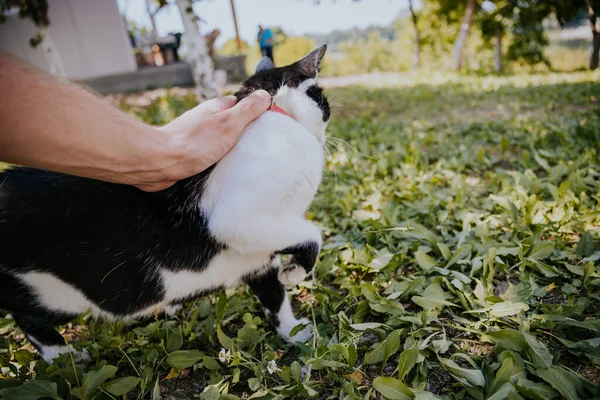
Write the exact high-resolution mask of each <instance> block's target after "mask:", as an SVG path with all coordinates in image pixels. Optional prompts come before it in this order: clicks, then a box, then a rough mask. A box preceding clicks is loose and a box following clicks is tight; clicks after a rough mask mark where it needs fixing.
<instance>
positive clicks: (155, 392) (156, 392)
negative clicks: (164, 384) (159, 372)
mask: <svg viewBox="0 0 600 400" xmlns="http://www.w3.org/2000/svg"><path fill="white" fill-rule="evenodd" d="M160 399H161V396H160V385H159V384H158V377H157V378H156V381H154V388H152V400H160Z"/></svg>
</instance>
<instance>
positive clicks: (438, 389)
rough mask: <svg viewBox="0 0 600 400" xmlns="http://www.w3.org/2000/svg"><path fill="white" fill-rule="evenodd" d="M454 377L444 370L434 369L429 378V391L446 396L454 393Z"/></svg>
mask: <svg viewBox="0 0 600 400" xmlns="http://www.w3.org/2000/svg"><path fill="white" fill-rule="evenodd" d="M453 383H454V379H453V378H452V375H450V374H449V373H448V371H446V370H445V369H443V368H434V369H432V370H431V371H430V372H429V376H428V377H427V390H428V391H430V392H432V393H433V394H438V395H444V394H448V393H452V384H453Z"/></svg>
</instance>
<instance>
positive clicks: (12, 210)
mask: <svg viewBox="0 0 600 400" xmlns="http://www.w3.org/2000/svg"><path fill="white" fill-rule="evenodd" d="M325 49H326V47H325V46H323V47H320V48H319V49H317V50H315V51H313V52H312V53H310V54H309V55H307V56H306V57H305V58H303V59H302V60H300V61H298V62H296V63H294V64H292V65H289V66H286V67H283V68H274V66H273V64H272V63H271V62H270V61H269V60H266V59H263V60H261V62H260V63H259V67H258V68H257V71H256V74H255V75H254V76H252V77H251V78H249V79H248V80H247V81H246V82H245V83H244V85H243V87H242V89H241V90H240V91H239V92H238V93H236V96H237V97H238V100H239V99H242V98H244V97H246V96H248V95H249V94H250V93H252V92H253V91H255V90H258V89H264V90H267V91H268V92H269V93H270V94H271V95H272V96H273V104H274V107H273V109H272V111H267V112H266V113H265V114H263V115H262V116H261V117H259V118H258V119H257V120H255V121H254V122H253V123H251V124H250V125H249V126H248V127H247V128H246V130H245V131H244V133H243V135H242V137H241V139H240V140H239V142H238V143H237V144H236V145H235V147H234V148H233V149H232V150H231V152H229V154H227V156H225V158H223V159H222V160H221V161H220V162H218V163H217V164H216V165H214V166H213V167H211V168H210V169H209V170H206V171H204V172H202V173H201V174H199V175H196V176H193V177H191V178H188V179H185V180H183V181H180V182H178V183H177V184H175V185H174V186H173V187H171V188H169V189H166V190H164V191H161V192H158V193H145V192H142V191H140V190H139V189H136V188H134V187H130V186H126V185H118V184H113V183H107V182H101V181H96V180H92V179H85V178H79V177H74V176H69V175H64V174H59V173H54V172H48V171H42V170H36V169H30V168H20V167H19V168H12V169H9V170H6V171H4V172H2V173H0V182H1V183H2V184H1V185H0V308H2V309H5V310H7V311H9V312H10V313H11V314H12V315H13V317H14V318H15V320H16V322H17V324H18V325H19V327H20V328H21V330H23V332H24V333H25V334H26V336H27V338H28V339H29V340H30V341H31V343H33V344H34V345H35V347H36V348H37V349H38V350H39V352H40V353H41V355H42V357H43V358H44V359H46V360H48V361H50V362H51V360H52V359H53V358H55V357H56V356H57V355H58V354H59V353H62V352H67V351H70V350H71V348H70V346H66V345H65V341H64V339H63V337H62V336H61V335H60V334H59V333H58V332H57V331H56V330H55V327H56V326H57V325H60V324H64V323H66V322H68V321H70V320H72V319H73V318H75V317H76V316H77V315H79V314H82V313H86V312H91V313H92V314H93V315H94V316H101V317H104V318H118V319H131V318H138V317H144V316H148V315H152V314H153V313H154V312H156V311H158V310H166V309H169V308H170V307H174V306H177V305H179V304H181V303H183V302H185V301H188V300H190V299H193V298H195V297H198V296H202V295H206V294H208V293H211V292H214V291H216V290H219V289H221V288H226V287H231V286H234V285H238V284H240V283H247V284H248V285H250V287H251V288H252V290H253V291H254V292H255V293H256V295H257V296H258V297H259V299H260V300H261V302H262V303H263V305H264V307H265V308H266V311H267V314H269V316H270V319H271V321H272V323H273V325H274V326H275V327H276V329H277V332H278V333H279V334H280V335H281V336H283V337H284V338H286V339H287V340H289V341H291V342H296V341H300V342H304V341H306V340H308V339H309V338H310V337H311V334H312V331H311V328H310V327H305V328H304V329H303V330H302V331H300V332H298V333H297V334H296V335H295V336H290V331H291V330H292V328H294V327H295V326H297V325H298V324H300V323H306V322H307V321H305V320H297V319H296V318H295V317H294V316H293V314H292V308H291V305H290V301H289V299H288V295H287V294H286V292H285V290H284V286H283V285H284V284H297V283H298V282H300V281H301V280H302V279H304V278H305V277H306V275H307V274H308V273H310V272H311V271H312V269H313V267H314V265H315V263H316V261H317V257H318V254H319V250H320V247H321V233H320V230H319V229H318V228H317V226H315V225H314V224H312V223H311V222H309V221H307V220H306V219H305V218H304V213H305V211H306V209H307V208H308V206H309V204H310V202H311V201H312V199H313V197H314V195H315V193H316V191H317V188H318V186H319V183H320V181H321V174H322V168H323V158H324V155H323V143H324V141H325V128H326V126H327V122H328V120H329V115H330V114H329V105H328V103H327V99H326V98H325V97H324V95H323V92H322V89H321V88H320V87H319V86H317V83H316V78H317V71H318V66H319V63H320V61H321V58H322V57H323V55H324V53H325ZM273 111H277V112H273ZM278 254H289V255H291V256H292V257H291V258H290V261H289V262H287V263H285V264H284V265H282V264H281V262H280V261H279V256H278Z"/></svg>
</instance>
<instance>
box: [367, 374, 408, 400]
mask: <svg viewBox="0 0 600 400" xmlns="http://www.w3.org/2000/svg"><path fill="white" fill-rule="evenodd" d="M373 387H374V388H375V390H377V391H378V392H379V393H380V394H381V395H382V396H384V397H386V398H388V399H390V400H410V399H412V398H413V392H412V390H410V388H409V387H408V386H406V385H405V384H404V383H402V382H401V381H399V380H398V379H394V378H389V377H387V376H379V377H377V378H375V380H374V381H373Z"/></svg>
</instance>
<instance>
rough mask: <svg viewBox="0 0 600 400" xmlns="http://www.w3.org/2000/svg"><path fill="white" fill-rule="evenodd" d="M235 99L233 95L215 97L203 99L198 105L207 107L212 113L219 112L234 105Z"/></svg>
mask: <svg viewBox="0 0 600 400" xmlns="http://www.w3.org/2000/svg"><path fill="white" fill-rule="evenodd" d="M236 102H237V99H236V97H235V96H225V97H217V98H215V99H212V100H208V101H205V102H204V103H202V104H201V105H200V106H205V107H207V108H208V109H209V110H210V111H212V112H213V113H215V114H216V113H219V112H221V111H225V110H228V109H230V108H231V107H233V106H235V103H236Z"/></svg>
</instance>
